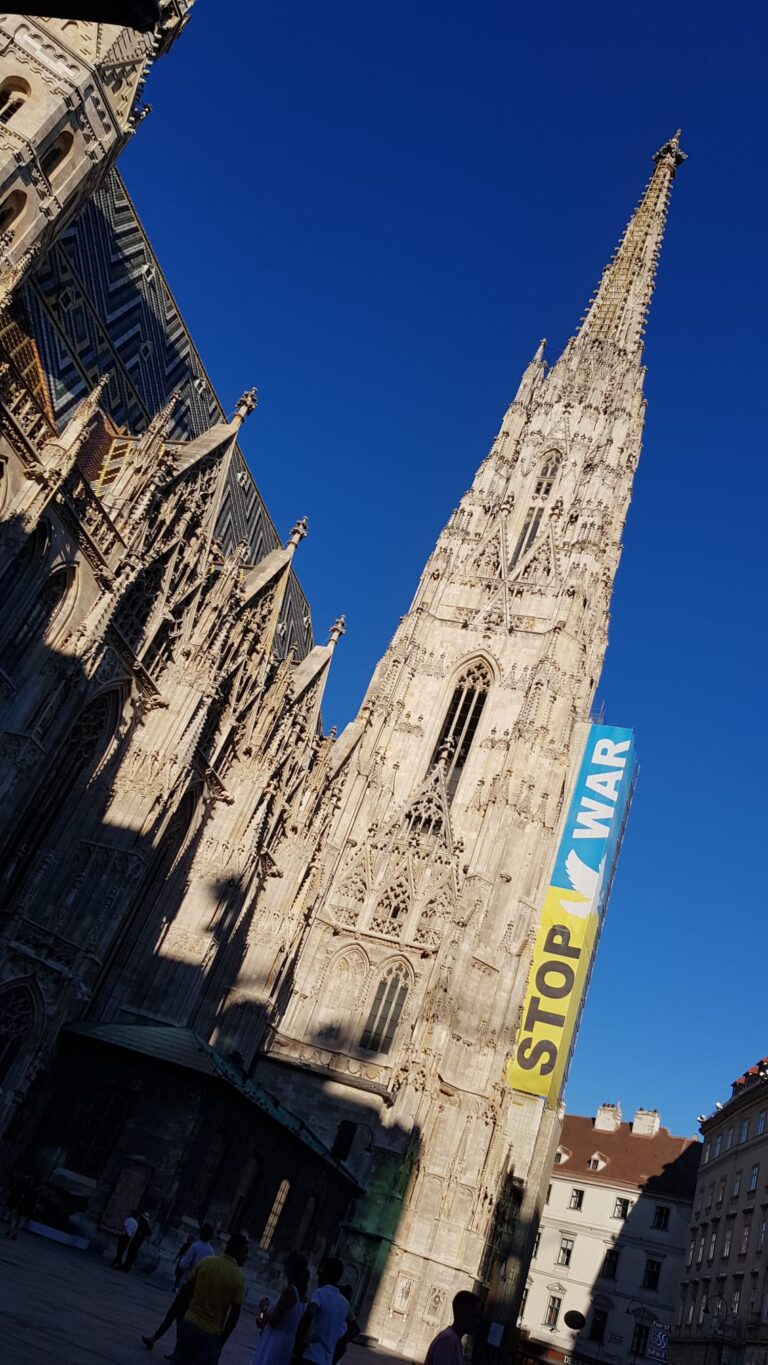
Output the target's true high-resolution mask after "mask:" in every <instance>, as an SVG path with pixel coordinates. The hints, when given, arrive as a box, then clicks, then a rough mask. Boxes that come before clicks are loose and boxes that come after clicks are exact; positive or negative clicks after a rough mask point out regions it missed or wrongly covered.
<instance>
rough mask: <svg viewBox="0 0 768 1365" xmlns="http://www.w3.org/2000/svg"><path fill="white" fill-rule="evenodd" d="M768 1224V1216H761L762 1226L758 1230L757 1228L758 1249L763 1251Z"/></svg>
mask: <svg viewBox="0 0 768 1365" xmlns="http://www.w3.org/2000/svg"><path fill="white" fill-rule="evenodd" d="M766 1224H768V1219H766V1218H764V1217H763V1218H761V1219H760V1227H759V1228H758V1230H757V1249H758V1251H762V1249H763V1247H764V1246H765V1232H766Z"/></svg>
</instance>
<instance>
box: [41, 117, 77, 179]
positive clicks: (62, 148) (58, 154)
mask: <svg viewBox="0 0 768 1365" xmlns="http://www.w3.org/2000/svg"><path fill="white" fill-rule="evenodd" d="M74 142H75V139H74V137H73V135H72V133H71V132H70V131H69V129H68V128H65V129H64V130H63V131H62V132H60V133H59V135H58V137H56V138H54V140H53V142H52V143H51V145H50V147H47V148H46V150H45V151H44V152H43V154H42V156H41V157H40V165H41V167H42V169H43V172H44V174H45V175H46V176H47V177H48V179H49V180H51V179H52V178H53V177H55V176H56V175H57V174H58V171H59V168H60V167H61V166H62V165H63V163H64V162H65V161H66V160H67V157H68V156H69V154H70V152H71V151H72V148H73V146H74Z"/></svg>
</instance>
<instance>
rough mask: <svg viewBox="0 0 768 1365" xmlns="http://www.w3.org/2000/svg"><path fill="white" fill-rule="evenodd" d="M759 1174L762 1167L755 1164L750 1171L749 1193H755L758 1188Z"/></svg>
mask: <svg viewBox="0 0 768 1365" xmlns="http://www.w3.org/2000/svg"><path fill="white" fill-rule="evenodd" d="M759 1174H760V1167H759V1166H758V1165H754V1166H753V1167H752V1170H751V1171H750V1173H749V1188H748V1190H747V1193H748V1194H754V1193H755V1190H756V1189H757V1177H758V1176H759Z"/></svg>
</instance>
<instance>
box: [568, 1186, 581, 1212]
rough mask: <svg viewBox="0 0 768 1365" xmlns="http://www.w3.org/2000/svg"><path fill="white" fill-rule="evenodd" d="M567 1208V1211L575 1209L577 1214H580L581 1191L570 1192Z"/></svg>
mask: <svg viewBox="0 0 768 1365" xmlns="http://www.w3.org/2000/svg"><path fill="white" fill-rule="evenodd" d="M568 1207H569V1209H575V1210H576V1212H577V1213H581V1210H582V1209H583V1207H584V1191H583V1190H571V1198H570V1202H569V1204H568Z"/></svg>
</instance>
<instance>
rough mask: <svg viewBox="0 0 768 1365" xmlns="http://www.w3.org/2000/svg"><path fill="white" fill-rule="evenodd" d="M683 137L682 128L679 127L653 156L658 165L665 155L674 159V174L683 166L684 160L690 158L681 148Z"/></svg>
mask: <svg viewBox="0 0 768 1365" xmlns="http://www.w3.org/2000/svg"><path fill="white" fill-rule="evenodd" d="M681 137H682V128H678V130H677V132H676V133H675V135H674V137H671V138H670V139H669V141H668V142H665V143H664V146H663V147H659V150H658V152H656V153H655V155H654V158H653V159H654V161H655V162H656V164H657V165H658V164H659V162H660V161H663V160H664V158H665V157H669V158H670V159H671V161H672V171H673V174H674V172H675V171H676V170H677V168H678V166H682V164H683V162H684V161H687V160H688V157H687V156H686V154H685V152H684V151H682V150H681V148H680V138H681Z"/></svg>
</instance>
